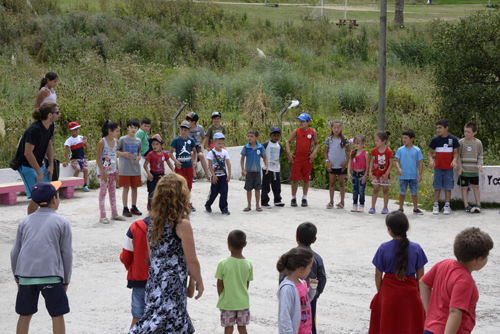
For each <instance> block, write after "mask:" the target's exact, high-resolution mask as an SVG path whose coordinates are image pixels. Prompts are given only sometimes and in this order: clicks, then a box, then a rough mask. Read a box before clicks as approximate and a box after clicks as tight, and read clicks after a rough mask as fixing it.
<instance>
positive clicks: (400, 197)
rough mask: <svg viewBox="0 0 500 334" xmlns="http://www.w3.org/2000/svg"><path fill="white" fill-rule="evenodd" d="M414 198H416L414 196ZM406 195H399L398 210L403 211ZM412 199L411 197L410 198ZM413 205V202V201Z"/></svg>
mask: <svg viewBox="0 0 500 334" xmlns="http://www.w3.org/2000/svg"><path fill="white" fill-rule="evenodd" d="M415 197H416V196H415ZM405 198H406V195H401V194H399V208H400V209H401V210H403V205H404V204H405ZM411 198H413V195H412V196H411ZM413 202H414V203H415V201H413Z"/></svg>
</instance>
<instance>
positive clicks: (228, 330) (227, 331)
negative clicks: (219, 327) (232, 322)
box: [224, 326, 234, 334]
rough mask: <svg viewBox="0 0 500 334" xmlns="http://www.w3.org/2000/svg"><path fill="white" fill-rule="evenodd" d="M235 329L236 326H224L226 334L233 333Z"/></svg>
mask: <svg viewBox="0 0 500 334" xmlns="http://www.w3.org/2000/svg"><path fill="white" fill-rule="evenodd" d="M233 330H234V326H230V327H224V334H232V333H233Z"/></svg>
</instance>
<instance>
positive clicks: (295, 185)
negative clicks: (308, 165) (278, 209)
mask: <svg viewBox="0 0 500 334" xmlns="http://www.w3.org/2000/svg"><path fill="white" fill-rule="evenodd" d="M297 189H299V181H292V196H297Z"/></svg>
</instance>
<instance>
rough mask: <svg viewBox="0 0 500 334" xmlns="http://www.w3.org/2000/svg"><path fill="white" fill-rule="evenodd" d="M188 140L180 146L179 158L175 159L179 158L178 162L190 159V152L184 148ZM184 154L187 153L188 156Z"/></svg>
mask: <svg viewBox="0 0 500 334" xmlns="http://www.w3.org/2000/svg"><path fill="white" fill-rule="evenodd" d="M188 142H190V141H189V140H188V141H185V142H184V145H183V146H182V149H181V151H180V152H179V158H177V160H179V161H180V162H183V161H188V160H191V153H189V151H188V150H187V149H186V144H187V143H188ZM189 144H191V143H189ZM186 154H189V157H187V156H185V155H186ZM182 155H184V156H182Z"/></svg>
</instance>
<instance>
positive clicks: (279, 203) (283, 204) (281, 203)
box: [274, 202, 285, 206]
mask: <svg viewBox="0 0 500 334" xmlns="http://www.w3.org/2000/svg"><path fill="white" fill-rule="evenodd" d="M274 205H276V206H285V203H283V202H278V203H274Z"/></svg>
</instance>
